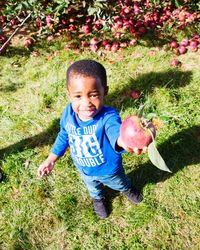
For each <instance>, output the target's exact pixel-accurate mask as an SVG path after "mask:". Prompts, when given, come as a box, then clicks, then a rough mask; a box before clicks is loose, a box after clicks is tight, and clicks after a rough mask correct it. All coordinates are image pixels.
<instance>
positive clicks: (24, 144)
mask: <svg viewBox="0 0 200 250" xmlns="http://www.w3.org/2000/svg"><path fill="white" fill-rule="evenodd" d="M58 132H59V119H54V120H53V122H52V124H51V126H50V127H49V128H48V129H47V130H46V131H44V132H42V133H40V134H38V135H35V136H33V137H29V138H26V139H24V140H21V141H19V142H17V143H15V144H13V145H11V146H8V147H6V148H3V149H0V160H3V159H4V158H6V157H7V156H8V155H10V154H15V153H17V152H21V151H23V150H26V149H33V148H35V147H39V146H43V145H48V144H52V143H53V142H54V140H55V138H56V136H57V133H58Z"/></svg>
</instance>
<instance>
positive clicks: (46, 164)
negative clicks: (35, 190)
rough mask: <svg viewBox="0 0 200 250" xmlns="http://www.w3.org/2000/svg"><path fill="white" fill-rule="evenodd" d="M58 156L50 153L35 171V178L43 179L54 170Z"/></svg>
mask: <svg viewBox="0 0 200 250" xmlns="http://www.w3.org/2000/svg"><path fill="white" fill-rule="evenodd" d="M58 158H59V156H57V155H55V154H53V153H50V154H49V156H48V157H47V159H46V160H45V161H43V163H42V164H41V165H40V166H39V168H38V169H37V176H40V177H44V176H46V175H48V174H50V173H51V171H52V170H53V168H54V165H55V162H56V161H57V160H58Z"/></svg>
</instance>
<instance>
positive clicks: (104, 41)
mask: <svg viewBox="0 0 200 250" xmlns="http://www.w3.org/2000/svg"><path fill="white" fill-rule="evenodd" d="M108 43H109V42H108V40H106V39H105V40H103V41H102V42H101V44H102V46H103V47H105V46H106V45H107V44H108Z"/></svg>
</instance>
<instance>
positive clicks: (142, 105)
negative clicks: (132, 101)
mask: <svg viewBox="0 0 200 250" xmlns="http://www.w3.org/2000/svg"><path fill="white" fill-rule="evenodd" d="M137 113H138V114H137V115H138V117H140V118H141V117H143V114H144V104H143V103H141V104H140V107H139V109H138V112H137Z"/></svg>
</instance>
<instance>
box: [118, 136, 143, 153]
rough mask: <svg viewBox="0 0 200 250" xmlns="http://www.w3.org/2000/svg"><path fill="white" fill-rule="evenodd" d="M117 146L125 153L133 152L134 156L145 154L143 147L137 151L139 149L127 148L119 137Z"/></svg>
mask: <svg viewBox="0 0 200 250" xmlns="http://www.w3.org/2000/svg"><path fill="white" fill-rule="evenodd" d="M117 146H118V147H120V148H123V149H125V150H126V151H127V152H134V153H135V154H137V155H139V154H142V153H147V147H144V148H142V149H139V148H129V147H127V146H126V145H125V144H124V143H123V141H122V139H121V137H120V136H119V138H118V139H117Z"/></svg>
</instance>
